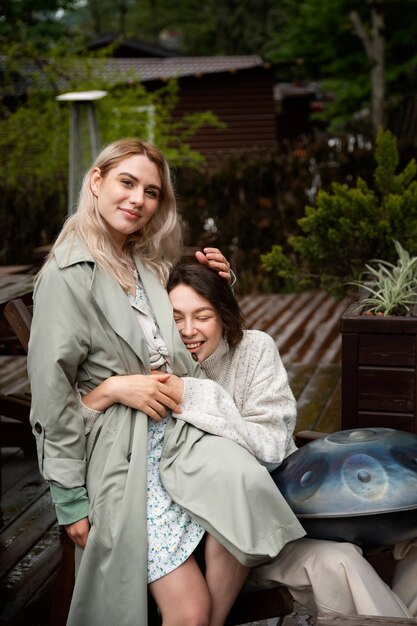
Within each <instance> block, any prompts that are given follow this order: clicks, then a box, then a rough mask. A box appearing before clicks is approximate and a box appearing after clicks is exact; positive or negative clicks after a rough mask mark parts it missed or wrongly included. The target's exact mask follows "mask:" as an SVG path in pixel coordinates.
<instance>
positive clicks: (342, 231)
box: [263, 130, 417, 295]
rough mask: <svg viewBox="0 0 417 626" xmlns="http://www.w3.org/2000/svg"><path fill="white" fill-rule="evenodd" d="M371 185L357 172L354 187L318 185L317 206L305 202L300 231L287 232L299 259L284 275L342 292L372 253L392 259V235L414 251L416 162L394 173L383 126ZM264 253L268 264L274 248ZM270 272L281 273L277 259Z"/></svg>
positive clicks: (394, 157) (393, 154)
mask: <svg viewBox="0 0 417 626" xmlns="http://www.w3.org/2000/svg"><path fill="white" fill-rule="evenodd" d="M375 159H376V169H375V172H374V188H371V187H370V186H369V185H368V183H366V182H365V181H364V180H362V179H361V178H360V177H359V178H358V179H357V182H356V186H354V187H349V186H348V185H347V184H341V183H336V182H335V183H333V184H332V187H331V191H330V192H329V191H325V190H321V191H319V193H318V194H317V199H316V203H315V206H306V208H305V215H304V217H302V218H300V219H299V220H298V224H299V226H300V228H301V231H302V233H303V234H301V235H294V236H292V237H290V239H289V244H290V246H291V248H292V250H293V251H294V252H295V253H296V258H297V259H298V263H296V264H295V265H294V267H293V272H292V274H291V272H290V271H289V269H288V266H287V264H285V265H284V266H283V271H284V270H285V272H286V275H287V276H290V275H291V276H292V279H293V280H300V277H301V276H305V277H308V278H309V280H313V277H314V279H315V280H314V282H315V284H316V285H319V286H321V287H322V288H325V289H327V290H328V291H330V292H331V293H334V294H335V295H340V294H341V293H342V292H343V291H344V290H345V289H346V283H350V282H352V281H353V280H355V279H357V278H358V276H359V275H360V273H361V271H362V270H363V267H364V264H365V263H366V261H367V260H368V259H370V258H384V259H386V261H388V262H392V260H393V258H394V255H395V250H394V248H393V246H392V240H393V239H395V240H397V241H401V242H402V244H403V245H404V246H406V247H407V249H409V250H410V252H411V253H412V254H415V253H417V182H416V181H415V180H414V178H415V175H416V171H417V167H416V163H415V161H414V159H413V160H411V161H410V163H409V164H408V165H407V166H406V167H405V168H404V169H403V171H402V172H400V173H399V174H396V168H397V166H398V149H397V144H396V140H395V137H393V135H392V134H391V133H390V132H389V131H383V130H381V131H380V132H379V134H378V137H377V140H376V150H375ZM269 254H272V256H271V257H270V256H269V255H266V257H264V258H263V266H264V268H266V267H267V266H268V265H269V266H271V264H272V262H273V261H274V259H276V253H269ZM273 271H274V273H275V274H278V275H279V272H280V271H281V269H280V265H279V264H278V263H277V261H276V260H275V262H274V267H273Z"/></svg>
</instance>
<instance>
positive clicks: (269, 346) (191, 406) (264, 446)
mask: <svg viewBox="0 0 417 626" xmlns="http://www.w3.org/2000/svg"><path fill="white" fill-rule="evenodd" d="M244 341H246V343H247V346H246V348H247V350H246V352H245V359H243V360H242V362H241V364H239V362H238V363H236V367H237V369H238V372H237V376H238V377H239V376H240V379H238V380H240V381H242V382H240V386H241V387H242V389H241V390H240V393H239V396H241V398H242V401H241V402H240V405H239V407H238V406H237V404H236V402H235V400H234V398H233V397H232V396H231V395H230V394H229V393H228V392H227V391H226V390H225V389H224V388H223V387H221V386H220V385H219V384H218V383H216V382H215V381H210V382H209V383H207V382H206V383H202V381H200V380H196V379H189V380H185V393H184V399H183V402H182V413H181V414H178V417H180V418H181V419H183V420H185V421H187V422H190V423H192V424H194V426H197V427H198V428H201V429H202V430H205V431H206V432H208V433H211V434H213V435H218V436H221V437H227V438H228V439H232V440H233V441H236V442H237V443H238V444H239V445H241V446H243V447H244V448H246V449H247V450H248V451H249V452H251V453H252V454H253V455H254V456H256V458H257V459H258V460H259V461H261V462H263V463H271V464H280V463H282V461H283V460H284V458H285V457H286V456H287V455H288V451H294V450H295V446H293V444H292V435H293V432H294V427H295V421H296V415H297V409H296V402H295V399H294V396H293V394H292V391H291V389H290V386H289V384H288V376H287V373H286V370H285V367H284V365H283V363H282V361H281V357H280V356H279V353H278V350H277V348H276V345H275V342H274V340H273V339H272V338H271V337H270V336H269V335H266V334H265V333H257V334H256V335H249V336H246V337H245V340H244ZM252 343H253V344H254V345H252ZM239 354H240V351H239V348H238V349H237V352H236V355H237V360H238V361H240V358H239ZM248 354H249V361H251V360H253V362H254V363H255V365H254V367H248V366H247V365H246V364H245V363H244V362H243V361H244V360H246V357H247V355H248ZM253 355H254V356H255V359H254V358H253ZM243 387H244V389H243Z"/></svg>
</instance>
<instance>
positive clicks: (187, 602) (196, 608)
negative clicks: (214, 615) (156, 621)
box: [149, 556, 210, 626]
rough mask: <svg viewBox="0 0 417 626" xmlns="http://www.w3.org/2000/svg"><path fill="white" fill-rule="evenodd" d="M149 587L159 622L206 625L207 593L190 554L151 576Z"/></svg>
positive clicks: (166, 625) (174, 625) (165, 625)
mask: <svg viewBox="0 0 417 626" xmlns="http://www.w3.org/2000/svg"><path fill="white" fill-rule="evenodd" d="M149 590H150V592H151V594H152V596H153V597H154V599H155V602H156V603H157V605H158V607H159V610H160V611H161V615H162V626H209V624H210V594H209V591H208V588H207V585H206V582H205V580H204V577H203V575H202V573H201V570H200V568H199V567H198V565H197V563H196V561H195V559H194V557H193V556H190V557H189V558H188V559H187V560H186V561H185V563H183V564H182V565H180V566H179V567H177V568H176V569H175V570H173V571H172V572H170V573H169V574H167V575H166V576H163V577H162V578H159V579H158V580H155V582H153V583H151V584H150V585H149Z"/></svg>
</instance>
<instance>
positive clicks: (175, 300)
mask: <svg viewBox="0 0 417 626" xmlns="http://www.w3.org/2000/svg"><path fill="white" fill-rule="evenodd" d="M169 299H170V301H171V304H172V307H173V309H174V319H175V322H176V324H177V328H178V330H179V333H180V335H181V339H182V340H183V342H184V344H185V346H186V348H187V350H188V351H189V352H190V353H191V354H192V355H193V356H194V358H196V359H198V361H200V362H202V361H204V360H205V359H207V357H209V356H210V355H211V354H213V352H214V351H215V350H216V348H217V346H218V345H219V342H220V339H221V338H222V336H223V327H222V324H221V320H220V316H219V314H218V313H217V311H216V310H215V309H214V308H213V306H212V305H211V304H210V302H209V301H208V300H206V299H205V298H203V297H201V296H200V295H198V293H196V292H195V291H194V289H192V288H191V287H189V286H188V285H177V286H176V287H174V289H172V290H171V291H170V293H169Z"/></svg>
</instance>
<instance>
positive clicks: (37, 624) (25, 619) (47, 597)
mask: <svg viewBox="0 0 417 626" xmlns="http://www.w3.org/2000/svg"><path fill="white" fill-rule="evenodd" d="M55 591H56V574H55V572H54V573H53V574H52V576H50V577H49V578H48V579H47V580H46V581H45V582H44V583H43V584H42V586H41V587H39V588H38V589H37V591H36V593H35V594H34V595H33V596H32V597H31V598H30V600H29V601H28V602H27V603H26V604H25V605H24V606H23V607H21V608H20V610H19V612H18V613H17V615H16V616H15V617H14V618H13V619H12V620H11V621H9V622H7V624H6V623H5V624H4V626H46V625H49V626H65V621H61V622H57V623H55V624H53V622H52V621H51V620H50V614H51V605H52V603H53V598H54V593H55ZM1 626H3V624H2V623H1Z"/></svg>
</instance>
